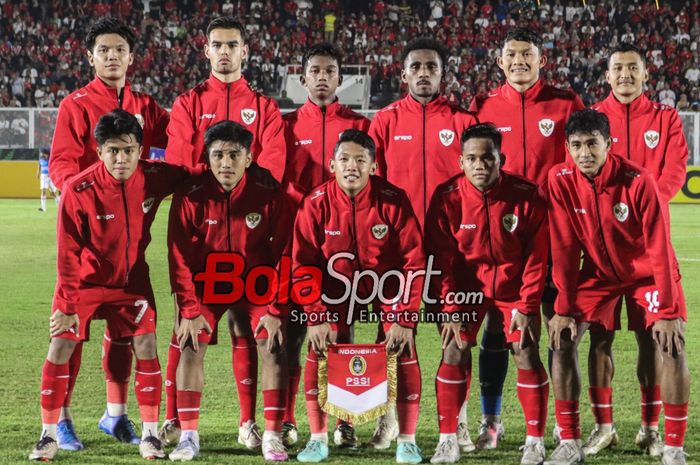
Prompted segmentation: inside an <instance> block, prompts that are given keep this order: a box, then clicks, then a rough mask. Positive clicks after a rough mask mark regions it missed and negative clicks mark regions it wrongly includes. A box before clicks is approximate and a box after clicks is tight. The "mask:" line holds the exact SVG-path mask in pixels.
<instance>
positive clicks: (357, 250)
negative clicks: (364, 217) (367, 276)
mask: <svg viewBox="0 0 700 465" xmlns="http://www.w3.org/2000/svg"><path fill="white" fill-rule="evenodd" d="M350 204H351V205H352V241H353V245H354V248H355V262H357V271H360V272H361V271H362V262H361V261H360V247H359V245H358V242H357V221H356V218H355V217H356V213H357V212H356V209H355V207H356V205H355V197H353V198H351V199H350ZM362 290H364V286H363V287H362Z"/></svg>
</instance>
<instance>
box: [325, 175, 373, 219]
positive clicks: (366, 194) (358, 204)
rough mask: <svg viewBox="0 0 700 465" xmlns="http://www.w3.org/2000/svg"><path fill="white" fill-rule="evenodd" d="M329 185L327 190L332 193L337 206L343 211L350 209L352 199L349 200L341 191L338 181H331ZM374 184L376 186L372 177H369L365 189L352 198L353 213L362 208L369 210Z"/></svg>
mask: <svg viewBox="0 0 700 465" xmlns="http://www.w3.org/2000/svg"><path fill="white" fill-rule="evenodd" d="M329 184H330V186H329V189H330V191H331V192H333V198H335V199H336V202H337V203H338V206H340V207H342V208H343V209H350V208H352V203H353V199H352V198H350V196H349V195H348V194H346V193H345V191H344V190H343V189H341V188H340V185H339V184H338V181H336V180H335V179H331V180H330V181H329ZM374 184H376V182H375V181H374V176H370V177H369V182H368V183H367V185H366V186H365V188H364V189H362V190H361V191H360V192H359V193H358V194H357V195H356V196H355V197H354V201H355V202H354V203H355V211H357V210H360V209H364V208H369V206H370V204H371V199H372V192H373V191H374V187H373V186H374Z"/></svg>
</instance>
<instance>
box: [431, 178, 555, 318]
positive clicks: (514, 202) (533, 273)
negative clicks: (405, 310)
mask: <svg viewBox="0 0 700 465" xmlns="http://www.w3.org/2000/svg"><path fill="white" fill-rule="evenodd" d="M425 246H426V250H427V252H428V253H430V254H434V256H435V264H436V265H435V267H436V268H437V269H439V270H442V273H443V274H442V276H440V278H439V282H440V286H439V288H438V289H439V290H440V297H444V296H445V295H446V294H447V293H448V292H453V291H482V292H483V293H484V297H485V298H486V299H489V300H496V301H499V302H507V303H508V304H509V305H511V306H512V307H513V308H517V309H518V310H519V311H520V312H521V313H525V314H538V313H539V311H540V310H539V308H540V298H541V297H542V291H543V290H544V282H545V276H546V272H547V256H548V253H549V238H548V236H547V204H546V202H545V200H544V198H543V196H541V195H540V193H539V191H538V188H537V186H536V185H535V184H533V183H532V182H530V181H527V180H526V179H524V178H521V177H520V176H515V175H512V174H510V173H508V172H505V171H503V172H501V175H500V177H499V178H498V180H497V181H496V184H494V185H493V186H492V187H491V188H489V189H487V190H486V191H485V192H481V191H479V190H478V189H477V188H476V187H474V185H473V184H472V183H471V182H470V181H469V180H468V179H467V178H466V176H465V175H464V174H460V175H458V176H455V177H454V178H452V179H451V180H449V181H448V182H446V183H444V184H442V185H441V186H440V187H438V189H437V190H436V191H435V195H434V196H433V199H432V202H431V204H430V208H429V209H428V215H427V217H426V221H425ZM432 297H433V298H435V297H436V296H432ZM438 300H439V299H438ZM463 307H464V306H463V305H457V304H445V305H444V306H443V311H446V312H455V311H460V310H463Z"/></svg>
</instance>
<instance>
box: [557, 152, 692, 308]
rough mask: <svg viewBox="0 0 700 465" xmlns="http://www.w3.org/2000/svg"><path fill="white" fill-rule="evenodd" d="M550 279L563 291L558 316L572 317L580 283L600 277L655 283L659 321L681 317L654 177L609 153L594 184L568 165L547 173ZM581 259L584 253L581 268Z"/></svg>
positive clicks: (627, 282)
mask: <svg viewBox="0 0 700 465" xmlns="http://www.w3.org/2000/svg"><path fill="white" fill-rule="evenodd" d="M548 193H549V228H550V232H551V234H550V239H551V241H552V262H553V270H552V275H553V278H554V284H555V285H556V286H557V289H559V297H558V298H557V300H556V303H555V307H554V309H555V311H556V312H557V313H558V314H561V315H569V314H573V313H575V312H576V311H577V310H576V308H575V302H576V290H577V286H578V283H579V282H582V281H583V280H584V279H587V278H590V277H595V278H598V279H600V280H603V281H606V282H609V283H619V284H620V286H621V287H624V286H629V285H633V284H634V283H635V282H638V281H640V280H644V279H649V278H653V279H654V282H655V284H656V286H657V287H658V291H659V302H660V305H659V312H658V314H654V315H656V316H658V318H676V317H678V315H677V314H674V311H673V308H674V303H675V302H676V299H678V296H677V295H676V286H675V285H674V283H675V282H676V281H678V280H679V279H680V273H679V270H678V267H677V265H675V263H677V262H676V259H675V253H674V251H673V247H672V245H671V239H670V234H669V228H668V224H667V223H666V222H665V221H659V218H661V217H662V215H663V209H664V204H663V203H662V201H661V200H660V198H659V194H658V190H657V188H656V183H655V182H654V178H653V176H652V175H651V173H649V172H647V171H646V170H644V169H643V168H641V167H639V166H637V165H635V164H634V163H632V162H630V161H628V160H626V159H624V158H622V157H620V156H618V155H613V154H612V153H610V154H609V155H608V159H607V161H606V162H605V164H604V165H603V167H602V168H601V171H600V173H599V174H598V176H596V177H595V178H594V180H593V181H591V180H589V179H588V178H587V177H586V176H585V175H584V174H583V173H581V171H580V170H579V169H578V168H577V167H576V166H575V165H574V164H573V163H571V162H567V163H560V164H558V165H556V166H555V167H553V168H552V169H551V170H550V172H549V178H548ZM581 252H583V254H584V258H583V265H581Z"/></svg>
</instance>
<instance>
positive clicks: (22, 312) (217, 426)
mask: <svg viewBox="0 0 700 465" xmlns="http://www.w3.org/2000/svg"><path fill="white" fill-rule="evenodd" d="M38 204H39V202H38V200H0V223H1V226H0V276H2V279H0V302H1V305H0V321H2V326H1V329H0V331H1V332H2V333H1V334H2V339H1V340H2V346H1V347H0V361H1V362H0V464H14V463H25V462H26V460H27V459H26V457H27V453H28V452H29V451H30V450H31V448H32V446H33V444H34V442H35V441H36V440H37V438H38V435H39V433H40V427H41V425H40V422H41V420H40V412H39V381H40V376H41V366H42V363H43V361H44V358H45V356H46V350H47V347H48V345H47V343H48V318H49V310H50V303H51V297H52V292H53V287H54V283H55V260H56V247H55V220H56V208H55V206H54V205H53V204H52V203H51V202H50V201H49V206H48V212H47V213H43V214H42V213H40V212H38V211H37V207H38ZM168 207H169V203H168V202H166V203H164V204H163V205H162V207H161V211H160V213H159V214H158V219H157V221H156V223H155V224H154V226H153V242H152V244H151V246H150V249H149V252H148V257H149V262H150V264H151V277H152V281H153V286H154V289H155V293H156V298H157V301H158V308H159V313H160V321H159V329H158V341H159V344H158V347H159V354H160V357H161V364H162V366H163V370H164V369H165V362H166V360H165V359H166V355H167V345H168V339H169V335H170V331H171V329H172V321H173V308H172V304H171V302H172V301H171V300H170V296H169V285H168V272H167V255H166V247H165V235H166V223H167V221H166V220H167V211H168ZM671 215H672V229H673V242H674V245H675V247H676V252H677V254H678V258H679V260H680V265H681V272H682V274H683V283H684V288H685V295H686V302H687V306H688V310H689V313H690V315H691V317H690V322H689V324H688V327H687V335H686V344H687V345H686V351H687V354H688V362H689V365H690V372H691V375H694V374H696V373H700V355H698V354H696V353H695V350H698V344H697V342H696V338H697V337H699V336H700V320H698V318H696V315H695V314H696V310H697V309H698V307H700V287H699V285H700V206H691V205H674V206H672V208H671ZM103 325H104V323H103V322H96V323H95V324H93V325H92V341H90V342H89V343H87V344H86V345H85V350H84V354H83V366H82V370H81V372H80V376H79V379H78V384H77V387H76V390H75V394H74V396H73V411H74V417H75V420H76V427H77V431H78V433H79V435H80V436H81V438H82V440H83V441H84V443H85V446H86V449H85V450H83V451H80V452H65V451H61V452H60V453H59V454H58V456H57V458H56V462H57V463H75V464H83V463H88V464H98V463H99V464H102V463H115V464H122V463H134V464H135V463H143V461H142V459H141V458H140V456H139V454H138V450H137V448H136V447H134V446H128V445H123V444H118V443H116V442H115V441H114V440H113V439H112V438H110V437H108V436H106V435H105V434H103V433H101V432H100V431H98V429H97V421H98V420H99V418H100V416H101V415H102V412H103V411H104V406H105V400H104V398H105V394H104V382H103V376H102V371H101V366H100V339H101V334H102V332H101V331H102V329H103ZM357 335H358V340H359V341H361V342H371V341H372V330H371V328H370V327H369V326H368V325H364V326H360V327H359V328H358V331H357ZM226 340H227V338H224V341H226ZM438 341H439V339H438V336H437V333H436V330H435V328H434V327H430V326H428V325H425V326H423V327H420V328H419V333H418V341H417V345H418V348H419V354H420V361H421V368H422V373H423V399H422V404H421V405H422V408H421V417H420V422H419V425H418V435H417V438H418V443H419V446H420V447H421V448H422V449H423V454H424V456H425V457H426V461H428V459H429V458H430V456H431V455H432V452H433V448H434V447H435V443H436V440H437V419H436V416H437V415H436V409H435V390H434V379H435V372H436V369H437V364H438V361H439V358H440V349H439V342H438ZM543 342H546V341H543ZM614 347H615V357H616V358H615V366H616V371H617V373H616V376H615V381H614V388H615V390H614V401H615V419H616V425H617V429H618V431H619V433H620V441H621V443H620V445H618V446H617V447H616V448H615V449H613V450H612V451H605V452H603V453H601V454H600V455H599V456H598V457H593V458H590V459H589V460H588V463H594V464H613V463H614V464H619V463H634V464H647V463H656V461H655V460H653V459H650V458H648V457H644V456H642V455H640V453H639V452H638V451H637V450H636V449H635V447H634V444H633V440H634V435H635V434H636V432H637V429H638V425H639V415H640V414H639V387H638V384H637V379H636V375H635V357H636V344H635V343H634V338H633V335H632V334H630V333H628V332H627V331H623V332H621V333H619V335H618V337H617V340H616V342H615V346H614ZM582 349H583V350H582V352H581V360H582V372H583V374H584V384H583V392H584V395H583V396H582V402H581V411H582V418H581V421H582V430H583V434H584V435H587V434H588V433H589V432H590V429H591V428H592V426H593V417H592V415H591V413H590V409H589V406H588V400H587V395H586V392H587V381H585V373H586V363H585V360H586V355H585V354H586V353H587V349H588V343H587V338H586V339H585V340H584V342H583V343H582ZM474 355H475V357H474V373H476V372H477V364H478V357H476V351H474ZM543 355H544V350H543ZM545 356H546V355H545ZM230 360H231V350H230V345H229V344H227V343H223V344H220V345H219V346H217V347H212V348H211V349H210V351H209V352H208V354H207V360H206V387H205V395H204V400H203V404H202V417H201V422H200V433H201V438H202V439H201V441H202V456H201V457H200V459H199V460H198V461H199V462H201V463H211V464H214V463H226V464H231V463H240V464H248V463H262V462H263V460H262V457H261V456H260V455H258V453H251V452H248V451H246V450H244V449H243V448H242V447H240V446H239V445H238V444H236V443H235V440H236V437H237V436H236V434H237V429H236V428H235V427H236V426H237V418H238V408H237V405H236V403H237V401H236V394H235V391H234V389H235V388H234V384H233V381H232V374H231V363H230ZM510 368H511V369H510V371H509V375H508V380H507V382H506V389H505V393H504V402H503V416H504V423H505V427H506V439H505V441H504V442H503V443H502V444H501V446H500V447H499V449H498V450H497V451H489V452H484V453H478V454H470V455H468V456H463V457H462V460H461V462H462V463H466V462H469V463H474V464H486V463H513V464H516V463H519V460H520V454H519V452H518V446H519V445H520V444H521V441H522V440H523V438H524V434H525V427H524V422H523V420H522V412H521V410H520V406H519V404H518V400H517V396H516V392H515V370H514V369H513V363H512V362H511V365H510ZM475 378H476V376H475ZM302 392H303V391H302ZM478 393H479V389H478V384H477V381H476V379H475V380H474V381H473V382H472V401H471V402H470V404H469V421H470V431H471V434H472V437H475V436H476V434H477V425H478V420H479V416H480V413H479V399H478ZM698 400H700V398H699V397H698V394H697V389H696V386H692V394H691V402H690V421H689V428H688V434H687V436H686V450H687V452H688V453H689V454H690V457H689V460H690V462H691V463H692V462H694V461H696V460H698V458H700V455H698V454H700V435H698V425H699V423H697V419H698V418H700V408H699V407H698ZM260 403H261V399H260V396H259V397H258V405H260ZM553 404H554V402H553V399H552V398H551V396H550V415H549V418H548V420H549V424H548V428H547V436H546V446H547V449H548V451H551V449H552V447H553V442H552V439H551V427H552V424H553V416H554V415H553ZM304 411H305V409H304V405H303V395H300V396H299V398H298V405H297V412H298V419H299V421H300V425H299V426H300V438H301V440H302V441H304V440H305V439H307V438H308V426H307V423H306V421H305V419H304ZM129 412H130V416H131V418H132V419H134V420H136V421H138V410H137V406H136V403H135V400H134V395H133V391H132V392H130V398H129ZM258 412H259V413H258V419H259V421H260V420H261V419H262V407H259V408H258ZM161 417H162V415H161ZM331 424H332V420H331ZM372 428H373V424H367V425H361V426H359V427H358V434H359V436H360V438H361V439H362V440H366V439H367V438H368V437H369V435H370V434H371V431H372ZM234 433H236V434H234ZM393 450H394V449H393V448H392V449H390V450H388V451H367V450H359V451H354V452H349V451H339V450H337V449H336V448H331V456H330V459H329V463H343V464H346V465H349V464H359V463H362V464H366V465H369V464H373V463H394V455H393ZM296 451H297V450H296V449H295V450H292V453H293V454H294V453H296Z"/></svg>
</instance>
